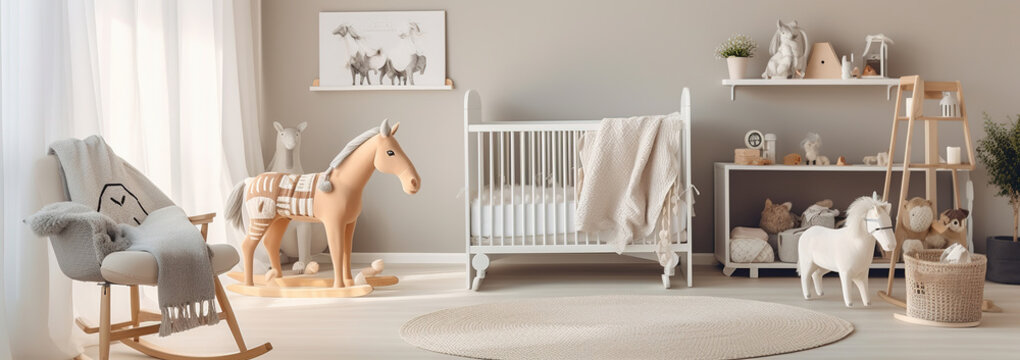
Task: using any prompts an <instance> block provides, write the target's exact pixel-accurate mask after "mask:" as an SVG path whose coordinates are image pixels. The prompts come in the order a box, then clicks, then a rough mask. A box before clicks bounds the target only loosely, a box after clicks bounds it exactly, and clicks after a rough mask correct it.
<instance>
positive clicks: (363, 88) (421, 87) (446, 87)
mask: <svg viewBox="0 0 1020 360" xmlns="http://www.w3.org/2000/svg"><path fill="white" fill-rule="evenodd" d="M308 90H309V91H381V90H389V91H401V90H453V85H436V86H428V85H406V86H392V85H360V86H309V87H308Z"/></svg>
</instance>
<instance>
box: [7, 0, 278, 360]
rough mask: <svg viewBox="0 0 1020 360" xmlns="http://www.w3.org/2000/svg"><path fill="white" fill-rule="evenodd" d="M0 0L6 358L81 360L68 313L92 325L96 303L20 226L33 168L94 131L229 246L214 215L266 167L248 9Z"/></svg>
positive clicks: (253, 25)
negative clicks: (208, 220)
mask: <svg viewBox="0 0 1020 360" xmlns="http://www.w3.org/2000/svg"><path fill="white" fill-rule="evenodd" d="M3 1H4V2H3V7H2V12H0V14H2V22H0V24H2V30H3V31H2V39H3V41H2V46H3V49H2V52H0V57H2V64H3V66H2V71H0V74H3V93H2V95H3V96H2V102H0V104H3V106H2V110H3V118H2V148H0V151H2V159H3V160H2V161H3V169H2V176H0V178H2V179H3V183H2V184H3V188H2V193H0V194H2V201H3V205H4V206H3V213H2V214H0V216H2V229H3V235H4V241H3V247H2V249H3V254H2V255H3V256H2V260H3V273H2V274H3V283H2V285H4V286H5V287H4V288H3V290H4V291H3V294H4V296H3V298H4V299H3V300H4V301H5V302H6V304H3V303H0V305H5V307H4V308H5V310H6V316H7V317H6V319H2V320H6V321H5V323H3V324H2V325H4V326H5V329H2V330H4V331H2V333H4V334H9V336H10V338H11V341H10V343H11V354H12V355H13V357H14V358H16V359H66V358H71V357H74V356H76V355H77V354H79V353H80V344H81V343H80V342H78V341H76V339H79V336H80V333H79V332H77V330H72V326H73V325H72V318H73V315H74V314H78V315H84V316H85V317H86V318H91V319H93V320H95V319H97V318H96V317H95V315H94V314H95V313H96V312H97V309H98V304H97V303H98V301H97V300H98V295H97V293H96V292H95V289H94V288H95V286H93V285H91V284H81V283H79V284H75V285H74V286H72V285H71V282H70V281H69V280H67V279H66V278H65V277H64V276H63V274H61V273H60V272H59V269H58V268H57V267H56V264H55V262H54V261H53V259H52V255H50V254H49V250H48V248H47V242H46V240H45V239H40V238H37V237H36V236H34V235H32V234H31V233H30V232H29V231H28V229H27V228H26V227H25V226H24V225H23V224H21V222H20V221H21V219H23V218H25V217H26V216H27V215H29V214H31V213H32V212H34V211H35V210H37V209H38V207H39V206H40V205H41V204H39V200H38V199H39V196H38V195H37V194H36V191H33V189H34V188H36V186H37V184H36V182H35V181H34V180H33V179H32V177H31V175H30V174H31V170H32V166H34V164H37V161H38V159H40V158H41V157H43V156H45V151H46V146H47V144H49V143H50V142H52V141H54V140H58V139H62V138H66V137H79V138H80V137H85V136H88V135H91V134H100V135H102V136H103V137H104V138H106V140H107V142H108V143H109V144H110V146H111V147H113V149H114V151H116V152H117V153H118V154H119V155H120V156H121V157H123V158H124V159H125V160H127V161H128V162H130V163H131V164H133V165H135V166H136V167H138V168H139V169H140V170H142V171H143V172H144V173H145V174H146V175H147V176H148V177H149V178H150V179H152V180H153V182H154V183H156V184H157V185H158V186H160V187H161V188H162V189H163V191H164V192H166V193H167V194H168V195H170V196H171V198H172V199H173V200H174V201H175V202H176V203H177V204H178V205H179V206H181V207H182V208H184V209H185V211H187V212H188V213H192V214H200V213H206V212H217V213H219V214H221V217H220V218H218V219H217V220H219V221H216V222H214V226H213V229H212V230H211V231H210V239H209V240H210V242H228V240H227V239H238V238H239V236H235V235H233V234H231V235H228V231H230V230H228V229H227V227H225V226H224V224H225V221H223V219H222V213H223V212H222V204H223V201H224V199H225V198H226V195H227V192H228V191H229V190H230V188H231V187H232V185H233V184H235V183H236V182H238V181H241V180H242V179H243V178H244V177H246V176H248V174H251V173H257V172H261V171H262V170H263V169H262V164H263V162H262V156H261V149H260V147H259V140H258V138H259V137H258V131H259V129H258V124H259V121H258V106H257V103H258V101H257V100H258V91H257V90H258V84H259V83H260V80H259V79H260V78H259V76H258V75H257V74H258V73H259V71H258V68H259V65H260V64H259V62H258V59H259V58H260V56H259V54H258V44H259V42H258V35H257V34H258V31H257V30H258V26H259V24H258V13H259V5H258V1H257V0H217V1H209V0H177V1H169V0H167V1H132V0H95V1H89V0H3ZM230 242H231V243H233V241H230ZM72 289H73V290H72ZM115 295H117V294H116V293H115ZM150 295H151V294H150ZM151 297H152V298H154V296H151ZM71 298H74V299H75V300H74V304H73V306H72V303H71V300H70V299H71ZM114 305H115V306H116V305H117V304H116V302H115V304H114ZM115 309H116V307H115ZM114 315H115V317H116V316H118V315H117V314H116V311H115V314H114ZM120 316H123V314H121V315H120ZM114 321H117V319H116V318H115V319H114ZM89 339H90V340H86V341H88V342H94V341H95V340H94V339H91V338H89ZM0 341H2V340H0ZM0 344H2V342H0Z"/></svg>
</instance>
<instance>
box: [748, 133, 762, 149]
mask: <svg viewBox="0 0 1020 360" xmlns="http://www.w3.org/2000/svg"><path fill="white" fill-rule="evenodd" d="M764 139H765V136H763V135H762V134H761V131H758V130H751V131H748V132H747V134H744V145H747V148H749V149H761V148H762V145H763V143H764Z"/></svg>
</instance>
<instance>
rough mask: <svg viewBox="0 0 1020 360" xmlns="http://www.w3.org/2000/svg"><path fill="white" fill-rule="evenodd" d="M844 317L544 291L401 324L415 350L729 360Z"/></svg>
mask: <svg viewBox="0 0 1020 360" xmlns="http://www.w3.org/2000/svg"><path fill="white" fill-rule="evenodd" d="M853 330H854V327H853V324H850V322H848V321H846V320H843V319H840V318H837V317H835V316H831V315H826V314H822V313H819V312H816V311H811V310H806V309H802V308H798V307H793V306H787V305H780V304H773V303H767V302H760V301H750V300H738V299H729V298H717V297H702V296H593V297H567V298H546V299H532V300H522V301H512V302H504V303H495V304H483V305H474V306H466V307H460V308H453V309H446V310H440V311H436V312H434V313H430V314H426V315H422V316H419V317H417V318H415V319H412V320H411V321H408V322H407V323H406V324H404V327H403V328H401V329H400V335H401V337H403V338H404V341H407V342H408V343H411V344H413V345H415V346H417V347H420V348H422V349H426V350H430V351H434V352H438V353H444V354H450V355H459V356H467V357H474V358H486V359H667V358H668V359H735V358H748V357H757V356H765V355H773V354H781V353H788V352H793V351H799V350H804V349H811V348H815V347H819V346H822V345H826V344H829V343H833V342H836V341H838V340H840V339H842V338H844V337H846V336H847V335H849V334H850V333H851V332H853Z"/></svg>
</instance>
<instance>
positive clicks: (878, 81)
mask: <svg viewBox="0 0 1020 360" xmlns="http://www.w3.org/2000/svg"><path fill="white" fill-rule="evenodd" d="M722 84H723V86H729V87H730V101H734V100H736V98H737V87H738V86H885V87H886V88H885V90H886V91H885V99H886V100H891V99H892V96H891V95H889V94H890V91H892V89H893V87H895V86H897V85H899V84H900V79H898V78H897V79H886V78H871V79H849V80H843V79H737V80H730V79H723V80H722Z"/></svg>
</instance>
